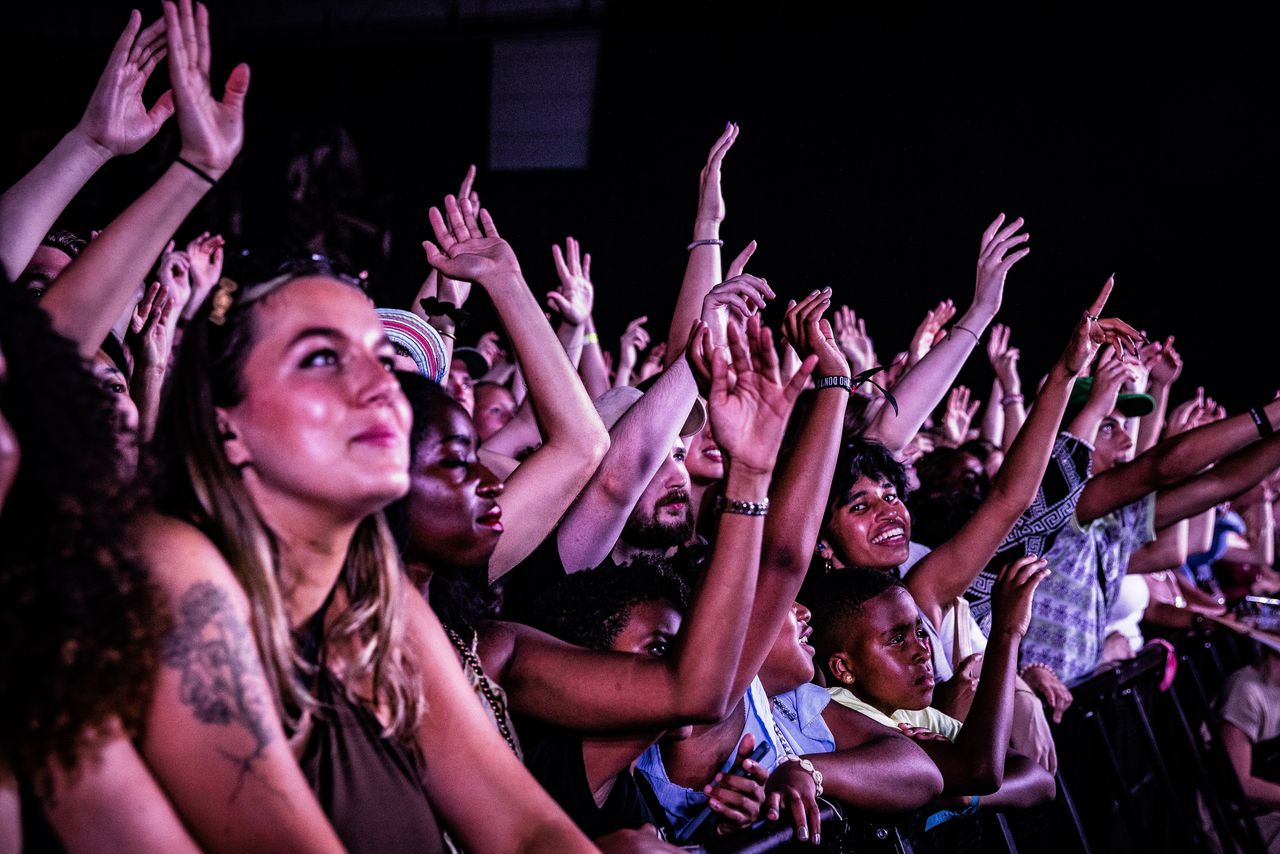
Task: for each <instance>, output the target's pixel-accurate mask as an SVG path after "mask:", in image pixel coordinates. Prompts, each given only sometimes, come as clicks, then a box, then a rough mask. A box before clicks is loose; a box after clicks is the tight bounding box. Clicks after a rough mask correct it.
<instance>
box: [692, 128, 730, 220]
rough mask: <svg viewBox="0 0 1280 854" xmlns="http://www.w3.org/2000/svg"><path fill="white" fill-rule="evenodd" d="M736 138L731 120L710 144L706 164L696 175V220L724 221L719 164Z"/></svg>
mask: <svg viewBox="0 0 1280 854" xmlns="http://www.w3.org/2000/svg"><path fill="white" fill-rule="evenodd" d="M737 138H738V126H737V125H736V124H734V123H732V122H730V123H729V124H727V125H725V126H724V133H722V134H720V138H719V139H717V140H716V142H715V145H713V146H711V153H710V154H709V155H707V165H706V166H703V167H702V172H701V173H700V174H699V175H698V222H699V223H700V224H708V225H710V224H714V225H719V224H720V223H721V222H723V221H724V195H723V194H722V193H721V191H720V164H721V162H722V161H723V160H724V156H725V154H727V153H728V151H729V149H730V148H733V143H734V140H736V139H737Z"/></svg>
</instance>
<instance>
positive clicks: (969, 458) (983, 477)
mask: <svg viewBox="0 0 1280 854" xmlns="http://www.w3.org/2000/svg"><path fill="white" fill-rule="evenodd" d="M989 488H990V485H989V484H988V483H987V470H986V469H984V468H983V467H982V463H981V462H980V461H979V460H978V458H977V457H975V456H973V455H972V454H966V453H960V454H956V455H955V456H954V457H953V458H952V460H951V463H950V464H949V465H948V466H947V469H946V472H945V473H944V474H943V476H942V479H941V480H940V481H939V482H938V483H936V484H933V485H932V489H933V490H934V491H935V492H937V493H938V494H940V495H955V494H964V495H972V496H974V497H975V498H985V497H986V494H987V492H988V490H989Z"/></svg>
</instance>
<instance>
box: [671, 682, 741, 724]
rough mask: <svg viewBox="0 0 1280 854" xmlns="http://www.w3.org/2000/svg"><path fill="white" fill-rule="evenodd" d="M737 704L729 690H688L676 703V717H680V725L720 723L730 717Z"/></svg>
mask: <svg viewBox="0 0 1280 854" xmlns="http://www.w3.org/2000/svg"><path fill="white" fill-rule="evenodd" d="M735 705H736V703H735V702H732V701H731V700H730V698H729V696H728V692H727V691H726V692H724V693H723V694H711V693H709V692H687V693H685V694H683V695H682V696H681V697H680V700H679V702H678V703H677V704H676V717H677V718H678V719H679V721H678V724H677V725H678V726H685V725H688V724H695V725H699V726H700V725H704V724H714V723H719V722H720V721H722V720H724V719H725V718H726V717H728V715H729V713H730V712H731V711H733V707H734V706H735Z"/></svg>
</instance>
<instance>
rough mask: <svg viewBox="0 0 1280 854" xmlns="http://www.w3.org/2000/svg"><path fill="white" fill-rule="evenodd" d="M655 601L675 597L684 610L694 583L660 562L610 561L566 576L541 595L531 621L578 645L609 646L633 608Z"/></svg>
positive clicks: (674, 601)
mask: <svg viewBox="0 0 1280 854" xmlns="http://www.w3.org/2000/svg"><path fill="white" fill-rule="evenodd" d="M655 601H666V602H670V603H671V604H672V605H674V606H675V607H676V609H677V610H678V611H680V612H681V613H683V612H684V610H685V608H687V607H688V603H689V588H688V586H687V585H686V584H685V583H684V581H682V580H681V579H680V577H679V576H678V575H676V574H675V573H674V572H673V571H672V570H670V569H669V568H666V567H664V566H662V565H661V564H660V563H657V562H637V563H632V564H630V565H628V566H617V565H615V564H611V563H610V564H605V565H604V566H601V567H598V568H596V569H588V570H584V571H583V572H575V573H573V574H572V575H569V576H566V577H565V579H564V580H563V581H561V582H559V583H558V584H556V585H555V586H554V587H552V588H551V589H550V590H548V591H547V592H546V593H544V594H542V596H540V597H539V598H538V601H537V604H535V605H534V607H533V609H532V614H533V616H532V618H531V620H530V622H531V624H532V625H533V626H534V628H538V629H541V630H542V631H544V632H546V633H547V634H549V635H552V636H554V637H557V638H560V640H562V641H566V642H568V643H571V644H574V645H576V646H581V647H586V648H587V649H608V648H609V647H610V646H612V645H613V642H614V640H615V639H617V637H618V634H619V633H620V632H621V631H622V629H623V628H624V627H625V626H626V625H627V620H628V619H630V615H631V609H632V608H634V607H635V606H636V605H639V604H641V603H644V602H655Z"/></svg>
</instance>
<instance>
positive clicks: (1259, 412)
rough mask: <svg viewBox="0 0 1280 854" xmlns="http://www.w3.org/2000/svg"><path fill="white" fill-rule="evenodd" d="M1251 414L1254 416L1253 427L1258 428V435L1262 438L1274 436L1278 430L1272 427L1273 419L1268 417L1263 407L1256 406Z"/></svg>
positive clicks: (1251, 410) (1250, 411)
mask: <svg viewBox="0 0 1280 854" xmlns="http://www.w3.org/2000/svg"><path fill="white" fill-rule="evenodd" d="M1249 414H1250V415H1251V416H1253V426H1255V427H1257V428H1258V435H1259V436H1261V437H1262V438H1264V439H1265V438H1267V437H1268V436H1271V435H1274V434H1275V432H1276V429H1275V428H1274V427H1272V426H1271V419H1270V418H1268V417H1267V412H1266V410H1265V409H1263V408H1262V407H1261V406H1255V407H1253V408H1252V409H1250V410H1249Z"/></svg>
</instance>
